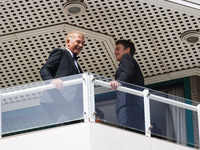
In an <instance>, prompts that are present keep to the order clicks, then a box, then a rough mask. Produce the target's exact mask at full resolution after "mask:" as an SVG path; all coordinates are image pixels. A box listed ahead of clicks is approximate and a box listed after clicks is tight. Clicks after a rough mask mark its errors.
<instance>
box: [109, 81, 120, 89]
mask: <svg viewBox="0 0 200 150" xmlns="http://www.w3.org/2000/svg"><path fill="white" fill-rule="evenodd" d="M120 85H121V84H120V83H119V82H117V81H111V82H110V87H111V89H112V90H117V88H118V86H120Z"/></svg>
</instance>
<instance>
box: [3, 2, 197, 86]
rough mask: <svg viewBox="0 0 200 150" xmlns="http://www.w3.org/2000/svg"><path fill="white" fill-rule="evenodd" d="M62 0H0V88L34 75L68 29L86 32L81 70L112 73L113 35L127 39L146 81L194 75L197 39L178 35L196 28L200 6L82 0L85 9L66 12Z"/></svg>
mask: <svg viewBox="0 0 200 150" xmlns="http://www.w3.org/2000/svg"><path fill="white" fill-rule="evenodd" d="M65 2H66V1H65V0H17V1H16V0H0V18H1V22H0V74H1V77H0V88H5V87H11V86H15V85H21V84H26V83H31V82H36V81H40V80H41V78H40V75H39V70H40V68H41V67H42V65H43V64H44V63H45V61H46V59H47V58H48V55H49V52H50V51H51V50H52V49H53V48H57V47H61V48H64V47H65V36H66V34H67V32H69V31H70V30H72V29H78V30H81V31H84V32H85V33H86V44H85V47H84V51H83V52H82V53H81V55H80V57H81V58H80V59H79V63H80V65H81V67H82V69H83V71H84V72H92V73H96V74H100V75H104V76H107V77H111V78H113V75H114V73H115V70H116V67H117V62H116V61H115V57H114V55H113V51H114V47H115V45H114V41H115V40H117V39H131V40H132V41H133V42H134V43H135V46H136V48H137V51H136V55H135V58H136V59H137V61H138V63H139V64H140V66H141V69H142V72H143V74H144V76H145V83H146V84H151V83H155V82H160V81H165V80H170V79H175V78H181V77H184V76H190V75H200V43H197V44H195V45H188V44H186V43H184V42H182V41H181V39H180V35H181V33H183V32H184V31H187V30H199V29H200V16H199V14H200V10H198V9H193V8H188V7H186V6H183V5H177V4H175V3H171V2H169V1H166V0H159V1H157V0H151V1H150V0H136V1H133V0H120V1H119V0H101V1H99V0H85V1H84V2H85V3H86V5H87V9H86V12H85V13H84V14H82V15H80V16H70V15H68V14H65V13H64V8H63V5H64V3H65ZM197 5H198V4H197Z"/></svg>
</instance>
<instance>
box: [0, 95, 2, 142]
mask: <svg viewBox="0 0 200 150" xmlns="http://www.w3.org/2000/svg"><path fill="white" fill-rule="evenodd" d="M1 105H2V100H1V92H0V138H2V109H1Z"/></svg>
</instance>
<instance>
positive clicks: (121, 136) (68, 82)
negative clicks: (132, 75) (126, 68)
mask: <svg viewBox="0 0 200 150" xmlns="http://www.w3.org/2000/svg"><path fill="white" fill-rule="evenodd" d="M62 80H63V88H61V89H56V88H55V86H54V85H52V84H50V82H51V81H45V82H36V83H32V84H27V85H23V86H16V87H12V88H7V89H2V90H1V91H0V92H1V102H2V105H1V112H2V113H1V115H0V125H1V128H0V129H1V130H0V133H1V134H0V136H1V140H0V147H1V148H7V149H9V148H16V149H17V147H20V145H21V144H23V145H24V146H25V148H24V149H27V148H28V149H36V148H38V149H39V148H44V147H45V148H48V149H55V147H56V146H55V145H57V146H58V147H59V148H58V147H56V148H58V149H64V148H66V147H68V148H70V149H80V148H82V149H91V150H93V149H94V150H97V149H110V148H114V149H121V148H123V147H125V149H133V147H134V148H136V149H145V150H158V149H165V148H167V149H169V147H170V149H181V150H182V149H183V150H186V149H187V150H188V149H191V150H192V149H199V148H200V147H199V139H200V138H199V137H200V132H199V121H200V105H199V103H197V102H193V101H191V100H187V99H183V98H180V97H176V96H173V95H168V94H165V93H161V92H157V91H154V90H151V89H147V88H145V87H139V86H136V85H131V84H127V83H123V82H121V86H120V87H119V88H118V90H117V91H114V90H110V86H109V82H110V81H111V79H109V78H106V77H103V76H99V75H95V74H88V73H84V74H79V75H74V76H69V77H65V78H62ZM119 92H122V93H129V94H130V95H134V96H135V97H137V98H139V99H140V100H141V103H143V105H142V106H143V107H144V119H145V123H144V129H138V128H134V127H131V126H124V125H121V124H119V123H118V119H117V116H116V96H117V94H119ZM133 100H134V99H133ZM186 112H187V113H188V112H189V114H190V118H189V121H190V122H189V123H190V124H192V128H193V130H194V131H198V132H194V133H192V135H191V133H189V134H188V128H189V127H188V126H187V125H188V124H187V122H188V117H187V116H186ZM191 120H192V121H191ZM188 137H192V138H193V139H194V142H192V143H191V142H188ZM58 139H59V140H58ZM31 141H32V142H33V141H34V142H33V143H34V146H31V145H32V144H28V143H29V142H31ZM76 143H79V144H78V145H77V144H76ZM13 144H14V145H15V146H16V147H13ZM34 147H35V148H34Z"/></svg>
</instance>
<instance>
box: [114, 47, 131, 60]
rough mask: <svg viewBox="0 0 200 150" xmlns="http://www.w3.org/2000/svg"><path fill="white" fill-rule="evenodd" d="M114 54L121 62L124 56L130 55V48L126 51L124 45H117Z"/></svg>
mask: <svg viewBox="0 0 200 150" xmlns="http://www.w3.org/2000/svg"><path fill="white" fill-rule="evenodd" d="M114 54H115V57H116V59H117V61H121V59H122V56H123V55H124V54H130V48H129V47H128V48H126V49H124V46H123V45H122V44H117V45H116V48H115V53H114Z"/></svg>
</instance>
